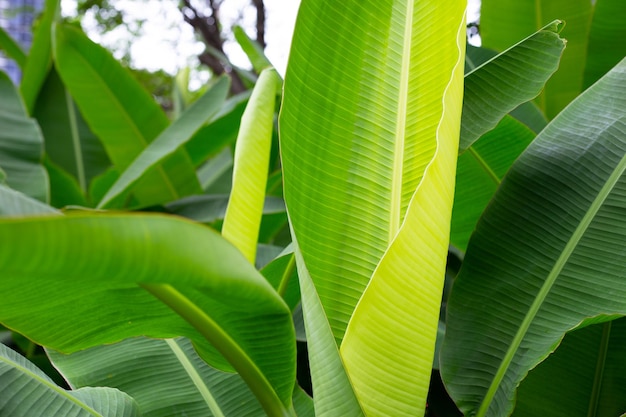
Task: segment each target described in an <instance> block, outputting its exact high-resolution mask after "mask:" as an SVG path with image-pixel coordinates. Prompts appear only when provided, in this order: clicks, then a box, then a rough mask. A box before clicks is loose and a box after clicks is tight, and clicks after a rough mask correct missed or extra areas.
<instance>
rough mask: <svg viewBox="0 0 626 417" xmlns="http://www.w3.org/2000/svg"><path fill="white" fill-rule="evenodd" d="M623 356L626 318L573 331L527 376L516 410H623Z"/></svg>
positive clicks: (558, 413) (570, 415)
mask: <svg viewBox="0 0 626 417" xmlns="http://www.w3.org/2000/svg"><path fill="white" fill-rule="evenodd" d="M624 357H626V319H623V318H622V319H619V320H615V321H611V322H607V323H602V324H596V325H593V326H588V327H585V328H583V329H580V330H575V331H573V332H571V333H568V334H567V335H566V336H565V338H564V339H563V342H562V343H561V344H560V345H559V347H558V349H557V350H556V352H554V353H553V354H552V355H550V356H549V357H548V359H546V360H545V362H542V363H541V364H539V366H538V367H537V368H535V369H533V370H532V371H530V373H529V374H528V376H527V377H526V378H525V379H524V381H522V384H521V385H520V387H519V390H518V395H517V401H516V403H515V411H514V412H513V416H538V415H550V416H554V417H578V416H580V417H587V416H596V417H602V416H606V417H609V416H619V415H620V414H621V413H623V412H624V410H626V395H624V393H625V391H624V387H625V386H626V362H625V361H624ZM547 392H549V393H550V395H546V393H547Z"/></svg>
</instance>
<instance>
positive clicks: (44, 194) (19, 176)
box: [0, 72, 49, 202]
mask: <svg viewBox="0 0 626 417" xmlns="http://www.w3.org/2000/svg"><path fill="white" fill-rule="evenodd" d="M0 97H1V98H2V100H0V167H1V168H2V170H3V171H4V172H5V174H6V183H7V184H8V185H9V186H11V187H12V188H14V189H16V190H18V191H21V192H23V193H24V194H27V195H29V196H31V197H34V198H36V199H38V200H41V201H44V202H47V201H48V198H49V189H48V175H47V174H46V170H45V169H44V167H43V166H42V165H41V159H42V157H43V137H42V135H41V130H40V129H39V126H38V125H37V122H36V121H35V120H33V119H31V118H30V117H29V116H28V113H27V111H26V109H25V107H24V102H23V101H22V99H21V97H20V95H19V93H18V91H17V89H16V88H15V86H14V85H13V82H11V80H10V79H9V77H8V76H7V75H6V74H5V73H3V72H0Z"/></svg>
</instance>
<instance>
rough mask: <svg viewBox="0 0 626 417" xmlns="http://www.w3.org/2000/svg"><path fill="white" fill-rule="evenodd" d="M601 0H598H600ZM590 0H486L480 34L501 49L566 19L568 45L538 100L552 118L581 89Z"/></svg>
mask: <svg viewBox="0 0 626 417" xmlns="http://www.w3.org/2000/svg"><path fill="white" fill-rule="evenodd" d="M601 2H602V0H598V3H601ZM591 3H592V2H591V1H590V0H537V1H519V0H483V1H482V3H481V14H480V36H481V39H482V43H483V46H485V47H487V48H493V49H495V50H497V51H502V50H504V49H506V48H508V47H509V46H511V45H513V44H515V43H516V42H517V41H518V40H519V39H523V38H525V37H526V36H528V35H529V34H531V33H533V32H535V31H537V30H539V29H541V28H542V27H543V26H544V25H546V24H548V23H549V22H551V21H553V20H555V19H559V20H563V21H565V28H564V29H563V32H562V35H563V37H564V38H565V39H567V49H566V50H565V52H564V53H563V59H562V60H561V65H560V68H559V71H557V72H556V73H555V74H554V76H553V77H552V78H551V79H550V81H549V82H548V83H547V85H546V88H545V90H544V92H543V94H542V95H541V96H540V98H539V101H538V104H539V105H540V107H541V108H542V110H543V111H544V112H545V113H546V116H547V117H548V118H549V119H552V118H553V117H554V116H556V115H557V114H558V113H559V112H560V111H561V110H562V109H563V108H564V107H565V106H566V105H567V104H568V103H569V102H570V101H571V100H572V99H574V98H575V97H576V96H577V95H578V94H579V93H580V91H581V89H582V85H583V70H584V67H585V62H586V58H587V41H588V35H589V27H590V22H591V16H592V11H593V6H592V4H591Z"/></svg>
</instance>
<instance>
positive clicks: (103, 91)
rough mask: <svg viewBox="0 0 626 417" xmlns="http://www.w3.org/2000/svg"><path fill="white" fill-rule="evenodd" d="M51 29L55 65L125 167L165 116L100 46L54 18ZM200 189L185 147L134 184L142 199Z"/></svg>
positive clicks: (155, 199) (118, 162) (162, 124)
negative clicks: (53, 31)
mask: <svg viewBox="0 0 626 417" xmlns="http://www.w3.org/2000/svg"><path fill="white" fill-rule="evenodd" d="M55 32H56V34H55V43H54V56H55V65H56V69H57V71H58V72H59V75H60V76H61V79H62V80H63V83H64V84H65V86H66V87H67V89H68V90H69V92H70V93H71V95H72V97H73V98H74V100H75V101H76V104H77V105H78V107H79V109H80V110H81V113H82V115H83V117H84V118H85V120H86V121H87V123H88V125H89V127H90V128H91V130H92V131H93V132H94V133H95V134H96V135H97V136H98V137H99V138H100V140H101V141H102V144H103V145H104V147H105V149H106V150H107V153H108V155H109V158H110V159H111V161H112V162H113V164H114V165H115V166H116V168H117V169H118V170H119V171H123V170H124V169H126V168H127V167H128V166H129V165H130V164H131V162H132V161H133V160H134V159H135V158H136V157H137V156H138V155H139V154H140V153H141V152H142V151H143V150H144V149H145V148H146V147H147V146H148V144H149V143H150V142H152V141H153V140H154V139H155V138H156V137H157V136H158V135H159V134H160V133H161V132H162V131H163V130H164V129H165V128H166V127H167V125H168V120H167V117H166V116H165V114H164V113H163V111H162V110H161V108H160V107H159V105H158V104H157V103H156V102H155V101H154V100H153V99H152V97H150V95H149V93H148V92H147V91H145V90H144V89H143V87H141V85H140V84H139V83H138V82H137V81H136V80H134V79H133V77H132V76H131V75H130V73H129V72H128V71H127V70H126V69H124V68H123V67H122V66H121V65H120V64H119V63H118V62H117V61H116V60H115V59H114V58H113V57H112V56H111V55H110V54H109V52H107V51H106V50H105V49H104V48H102V47H100V46H99V45H96V44H95V43H93V42H92V41H90V40H89V39H88V38H87V36H86V35H84V34H83V33H82V32H81V31H80V30H78V29H76V28H74V27H71V26H69V25H63V24H58V25H56V27H55ZM95 97H97V100H95V99H94V98H95ZM200 192H201V190H200V186H199V184H198V180H197V178H196V175H195V171H194V169H193V165H192V163H191V160H190V158H189V156H188V155H187V153H186V152H185V151H184V150H179V151H178V152H176V153H175V154H173V155H172V156H170V157H169V158H168V159H167V160H165V161H164V162H163V163H162V164H161V165H160V166H158V167H157V168H156V169H155V170H153V171H152V172H151V173H149V174H148V175H147V176H146V177H145V178H144V179H143V180H142V181H141V182H140V183H139V184H138V185H137V187H136V189H135V195H136V197H137V198H138V200H139V201H140V203H141V204H143V205H150V204H162V203H164V202H168V201H172V200H175V199H177V198H180V197H183V196H185V195H189V194H194V193H200Z"/></svg>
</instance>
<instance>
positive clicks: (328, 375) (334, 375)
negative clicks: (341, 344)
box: [294, 242, 365, 417]
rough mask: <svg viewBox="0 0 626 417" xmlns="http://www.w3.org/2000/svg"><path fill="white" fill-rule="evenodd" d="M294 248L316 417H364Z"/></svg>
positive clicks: (331, 333) (328, 327)
mask: <svg viewBox="0 0 626 417" xmlns="http://www.w3.org/2000/svg"><path fill="white" fill-rule="evenodd" d="M294 246H295V258H296V263H297V265H298V280H299V283H300V290H301V298H302V314H303V318H304V327H305V331H306V338H307V349H308V354H309V364H310V370H311V382H312V384H313V389H314V390H315V394H314V396H313V402H314V404H315V416H316V417H332V416H337V415H341V416H345V417H359V416H364V415H365V414H364V413H363V410H362V409H361V406H360V404H359V401H358V399H357V397H356V394H355V392H354V390H353V388H352V385H351V383H350V379H349V377H348V375H347V373H346V370H345V367H344V364H343V362H342V360H341V356H340V354H339V349H338V347H337V345H336V343H335V338H334V336H333V332H332V329H331V327H330V323H329V322H328V319H327V318H326V314H325V313H324V308H323V306H322V303H321V300H320V298H319V296H318V294H317V291H316V289H315V286H314V284H313V281H312V279H311V276H310V275H309V273H308V271H307V267H306V264H305V263H304V261H303V259H302V255H301V251H300V250H299V249H298V246H297V243H295V242H294Z"/></svg>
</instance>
